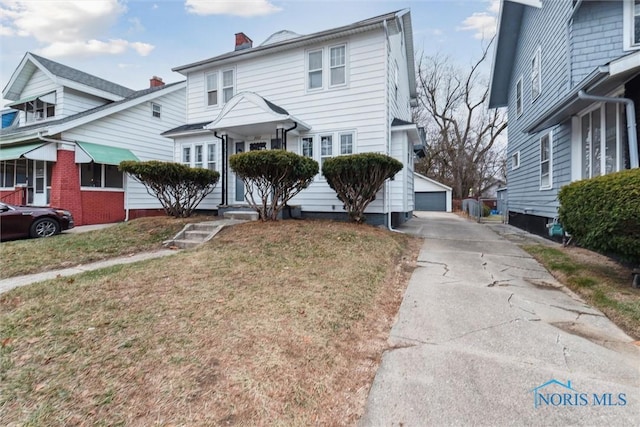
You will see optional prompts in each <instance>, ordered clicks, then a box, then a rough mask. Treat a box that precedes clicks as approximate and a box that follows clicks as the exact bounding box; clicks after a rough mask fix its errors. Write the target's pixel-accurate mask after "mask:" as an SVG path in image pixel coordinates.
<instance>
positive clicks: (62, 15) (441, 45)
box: [0, 0, 499, 106]
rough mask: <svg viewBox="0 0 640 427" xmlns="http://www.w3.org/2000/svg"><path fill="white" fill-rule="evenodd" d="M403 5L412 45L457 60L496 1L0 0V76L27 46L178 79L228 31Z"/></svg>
mask: <svg viewBox="0 0 640 427" xmlns="http://www.w3.org/2000/svg"><path fill="white" fill-rule="evenodd" d="M404 8H410V9H411V16H412V22H413V29H414V44H415V48H416V53H418V52H419V51H424V52H425V53H427V54H435V53H442V54H447V55H451V56H452V57H454V58H456V60H457V61H459V62H460V63H461V64H467V63H470V62H471V61H472V60H473V59H475V58H477V57H478V56H479V55H480V51H481V48H482V39H483V38H485V39H486V38H488V37H490V36H491V35H493V33H494V32H495V25H496V18H497V15H498V9H499V1H498V0H418V1H401V0H282V1H280V0H129V1H126V0H82V1H61V0H58V1H45V0H0V37H1V39H0V40H1V41H0V55H1V59H0V64H1V65H0V67H1V69H0V84H1V85H2V88H4V87H5V86H6V85H7V82H8V81H9V79H10V78H11V74H12V73H13V71H14V70H15V68H16V67H17V65H18V64H19V62H20V60H21V59H22V57H23V56H24V54H25V52H27V51H30V52H33V53H36V54H38V55H41V56H44V57H47V58H49V59H52V60H55V61H58V62H61V63H63V64H65V65H69V66H71V67H74V68H77V69H79V70H82V71H85V72H88V73H91V74H94V75H96V76H99V77H102V78H105V79H107V80H110V81H113V82H116V83H119V84H121V85H124V86H127V87H129V88H131V89H144V88H146V87H148V85H149V78H150V77H151V76H153V75H157V76H160V77H162V78H163V79H164V81H165V82H174V81H178V80H183V79H184V77H183V76H181V75H180V74H178V73H174V72H172V71H171V68H172V67H176V66H179V65H184V64H188V63H191V62H194V61H198V60H202V59H205V58H209V57H212V56H216V55H219V54H222V53H225V52H228V51H231V50H233V48H234V34H235V33H237V32H244V33H245V34H247V35H248V36H249V37H250V38H251V39H253V42H254V46H255V45H258V44H260V43H262V42H263V41H264V40H265V39H266V38H267V37H269V36H270V35H271V34H273V33H275V32H277V31H280V30H290V31H294V32H296V33H299V34H309V33H313V32H316V31H322V30H326V29H329V28H334V27H338V26H341V25H347V24H350V23H353V22H356V21H359V20H363V19H366V18H370V17H373V16H377V15H381V14H384V13H387V12H391V11H394V10H399V9H404ZM487 72H488V68H487ZM4 104H5V103H3V104H2V106H4Z"/></svg>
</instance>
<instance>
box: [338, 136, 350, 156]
mask: <svg viewBox="0 0 640 427" xmlns="http://www.w3.org/2000/svg"><path fill="white" fill-rule="evenodd" d="M340 154H353V133H341V134H340Z"/></svg>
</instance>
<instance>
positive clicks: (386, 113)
mask: <svg viewBox="0 0 640 427" xmlns="http://www.w3.org/2000/svg"><path fill="white" fill-rule="evenodd" d="M382 26H383V27H384V42H385V45H384V48H385V61H384V80H385V83H384V89H385V93H384V117H385V119H384V120H385V126H386V127H387V128H386V134H387V155H388V156H389V157H391V125H390V120H389V28H388V26H387V20H386V19H385V20H384V21H382ZM384 189H385V202H386V205H387V215H388V216H387V228H388V229H389V231H395V232H396V233H402V232H401V231H399V230H396V229H395V228H393V227H392V225H391V216H392V215H391V180H390V179H387V180H386V181H385V186H384Z"/></svg>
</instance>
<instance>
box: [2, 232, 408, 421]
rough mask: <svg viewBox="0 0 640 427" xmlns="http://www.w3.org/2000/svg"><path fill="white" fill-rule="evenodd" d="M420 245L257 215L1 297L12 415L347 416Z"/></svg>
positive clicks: (374, 362) (356, 407) (360, 403)
mask: <svg viewBox="0 0 640 427" xmlns="http://www.w3.org/2000/svg"><path fill="white" fill-rule="evenodd" d="M419 245H420V241H419V240H417V239H413V238H410V237H408V236H405V235H400V234H395V233H390V232H388V231H385V230H381V229H377V228H373V227H369V226H355V225H351V224H344V223H334V222H323V221H281V222H277V223H266V224H263V223H248V224H242V225H239V226H235V227H233V228H230V229H226V230H224V231H223V232H222V233H221V234H219V235H218V236H217V237H216V238H215V239H213V240H211V241H210V242H208V243H207V244H205V245H203V246H201V247H200V248H198V249H196V250H191V251H184V252H181V253H178V254H176V255H174V256H172V257H168V258H163V259H159V260H152V261H147V262H144V263H138V264H132V265H128V266H118V267H112V268H110V269H105V270H100V271H95V272H90V273H86V274H83V275H80V276H76V277H75V278H71V279H69V278H61V279H58V280H54V281H49V282H46V283H40V284H35V285H31V286H26V287H22V288H19V289H15V290H13V291H11V292H8V293H5V294H2V295H0V343H1V346H0V414H1V415H0V417H2V424H3V425H12V424H13V425H67V426H74V425H77V426H80V425H82V426H84V425H133V426H151V425H163V426H165V425H166V426H170V425H171V426H176V425H188V426H203V425H251V426H262V425H349V424H354V423H355V422H356V420H357V419H358V417H359V416H360V415H361V413H362V410H363V407H364V402H365V399H366V395H367V392H368V389H369V386H370V384H371V381H372V380H373V376H374V374H375V370H376V368H377V366H378V362H379V359H380V356H381V353H382V351H383V349H384V348H385V346H386V338H387V336H388V333H389V330H390V327H391V323H392V321H393V318H394V316H395V314H396V313H397V309H398V307H399V303H400V301H401V297H402V293H403V291H404V289H405V287H406V282H407V279H408V277H409V275H410V272H411V270H412V269H413V266H414V263H415V257H416V255H417V252H418V247H419Z"/></svg>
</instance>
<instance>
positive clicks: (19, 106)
mask: <svg viewBox="0 0 640 427" xmlns="http://www.w3.org/2000/svg"><path fill="white" fill-rule="evenodd" d="M34 101H35V102H36V103H37V102H38V101H40V102H41V103H44V102H46V103H47V104H55V103H56V93H55V91H53V92H47V93H43V94H40V95H33V96H28V97H26V98H22V99H19V100H17V101H13V102H11V103H9V104H7V105H5V107H9V108H14V109H16V110H24V109H25V108H26V106H27V104H28V103H30V102H34Z"/></svg>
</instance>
